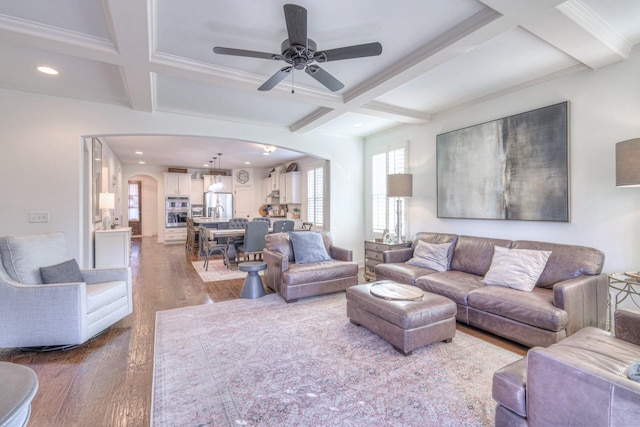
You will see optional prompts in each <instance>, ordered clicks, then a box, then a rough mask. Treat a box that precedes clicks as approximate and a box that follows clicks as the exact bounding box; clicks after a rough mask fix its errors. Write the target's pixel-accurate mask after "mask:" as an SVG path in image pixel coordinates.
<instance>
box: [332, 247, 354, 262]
mask: <svg viewBox="0 0 640 427" xmlns="http://www.w3.org/2000/svg"><path fill="white" fill-rule="evenodd" d="M329 256H330V257H331V258H333V259H336V260H338V261H349V262H351V261H353V251H352V250H349V249H343V248H339V247H337V246H331V247H330V248H329Z"/></svg>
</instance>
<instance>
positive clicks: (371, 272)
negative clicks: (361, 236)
mask: <svg viewBox="0 0 640 427" xmlns="http://www.w3.org/2000/svg"><path fill="white" fill-rule="evenodd" d="M409 247H411V242H403V243H382V242H376V241H372V240H365V241H364V278H365V279H366V280H367V281H369V280H376V270H375V266H376V265H377V264H380V263H381V262H382V252H384V251H390V250H392V249H401V248H409Z"/></svg>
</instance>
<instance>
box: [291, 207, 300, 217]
mask: <svg viewBox="0 0 640 427" xmlns="http://www.w3.org/2000/svg"><path fill="white" fill-rule="evenodd" d="M292 210H293V219H299V218H300V208H298V207H295V208H293V209H292Z"/></svg>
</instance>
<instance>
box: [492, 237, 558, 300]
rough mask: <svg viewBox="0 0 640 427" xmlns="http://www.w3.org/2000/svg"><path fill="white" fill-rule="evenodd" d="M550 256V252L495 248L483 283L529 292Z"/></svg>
mask: <svg viewBox="0 0 640 427" xmlns="http://www.w3.org/2000/svg"><path fill="white" fill-rule="evenodd" d="M549 256H551V252H550V251H536V250H530V249H509V248H503V247H500V246H496V247H495V249H494V253H493V259H492V260H491V266H490V267H489V271H487V274H486V276H485V277H484V280H483V282H484V283H486V284H487V285H498V286H506V287H509V288H512V289H517V290H519V291H526V292H531V291H532V290H533V288H534V287H535V286H536V283H537V282H538V279H539V278H540V275H541V274H542V272H543V271H544V267H545V266H546V265H547V260H548V259H549Z"/></svg>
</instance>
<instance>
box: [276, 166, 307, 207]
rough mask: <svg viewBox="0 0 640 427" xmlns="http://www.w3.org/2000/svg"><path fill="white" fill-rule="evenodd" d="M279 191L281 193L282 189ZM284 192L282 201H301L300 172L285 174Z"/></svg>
mask: <svg viewBox="0 0 640 427" xmlns="http://www.w3.org/2000/svg"><path fill="white" fill-rule="evenodd" d="M280 192H281V193H282V190H280ZM284 192H285V201H284V202H283V203H302V172H289V173H287V174H285V191H284ZM280 197H282V196H280Z"/></svg>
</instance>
